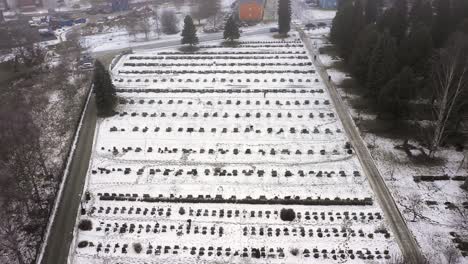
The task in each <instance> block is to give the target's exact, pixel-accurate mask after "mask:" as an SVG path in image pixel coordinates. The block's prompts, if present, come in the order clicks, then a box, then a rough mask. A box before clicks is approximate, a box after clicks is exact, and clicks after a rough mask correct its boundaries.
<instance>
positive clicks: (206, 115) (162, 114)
mask: <svg viewBox="0 0 468 264" xmlns="http://www.w3.org/2000/svg"><path fill="white" fill-rule="evenodd" d="M116 115H119V116H120V117H124V116H127V115H128V116H131V117H138V116H141V117H187V118H192V117H195V118H196V117H203V118H210V117H211V118H212V117H214V118H217V117H222V118H228V117H234V118H251V117H255V118H261V117H266V118H272V117H274V118H278V119H280V118H283V117H284V118H298V119H302V118H304V116H306V117H307V116H308V117H309V119H313V118H314V117H315V116H314V113H309V114H308V115H307V114H297V115H295V116H293V114H291V113H290V112H288V113H283V112H279V113H276V114H275V113H273V114H271V113H270V112H267V113H266V114H264V115H263V116H262V113H258V112H257V113H252V112H246V113H245V114H244V113H242V114H240V113H235V114H234V113H231V114H227V113H225V114H224V115H221V114H218V112H212V113H208V112H204V113H203V114H202V113H198V112H195V113H193V114H192V113H190V114H189V113H187V112H184V113H183V114H182V115H178V114H177V113H175V112H172V113H166V112H159V113H152V114H148V113H147V112H142V113H141V114H140V113H137V112H132V113H131V114H129V113H128V112H125V111H124V112H116ZM325 115H326V116H327V117H331V118H333V117H335V114H334V113H328V114H324V113H319V114H318V117H320V118H325Z"/></svg>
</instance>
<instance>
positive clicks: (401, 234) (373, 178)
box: [297, 28, 425, 264]
mask: <svg viewBox="0 0 468 264" xmlns="http://www.w3.org/2000/svg"><path fill="white" fill-rule="evenodd" d="M297 30H298V32H299V35H300V37H301V39H302V40H303V42H304V43H305V47H306V48H307V50H308V51H309V53H310V54H311V55H312V56H316V59H315V60H314V65H315V67H316V68H317V71H318V73H319V74H320V76H321V78H322V80H323V81H324V83H325V84H326V86H327V88H328V91H329V93H330V96H331V98H332V101H333V103H334V105H335V109H336V111H337V113H338V115H339V117H340V119H341V122H342V123H343V126H344V129H345V131H346V133H347V135H348V137H349V139H350V141H351V143H352V144H353V147H354V149H355V151H356V154H357V155H358V157H359V160H360V162H361V165H362V168H363V169H364V171H365V173H366V175H367V178H368V179H369V182H370V185H371V188H372V190H373V191H374V193H375V195H376V196H377V199H378V200H379V204H380V206H381V207H382V210H383V211H384V213H385V216H386V220H387V222H388V224H389V225H390V227H391V228H392V231H393V233H394V235H395V237H396V240H397V242H398V244H399V246H400V249H401V251H402V253H403V257H404V258H405V263H409V264H421V263H425V260H424V257H423V255H422V254H421V250H420V247H419V245H418V243H417V242H416V239H415V238H414V236H413V234H412V233H411V231H410V230H409V228H408V226H407V225H406V221H405V220H404V218H403V216H402V215H401V213H400V210H398V207H397V205H396V203H395V200H393V196H392V194H391V193H390V191H389V190H388V188H387V185H386V184H385V181H384V180H383V177H382V175H381V174H380V172H379V170H378V168H377V166H376V165H375V162H374V160H373V158H372V156H371V154H370V152H369V150H368V149H367V146H366V144H365V143H364V140H363V139H362V138H361V135H360V133H359V130H358V128H357V127H356V125H355V124H354V121H353V119H352V118H351V116H350V114H349V112H348V109H347V107H346V106H345V104H344V102H343V100H342V98H341V96H340V94H339V93H338V90H337V88H336V86H335V84H334V83H333V82H332V81H329V80H328V76H329V75H328V73H327V70H326V68H325V67H324V65H323V64H322V63H321V61H320V56H319V54H318V53H317V50H315V49H314V47H313V45H312V43H311V41H310V38H309V37H308V36H307V35H306V34H305V33H304V32H303V31H302V30H301V29H300V28H297Z"/></svg>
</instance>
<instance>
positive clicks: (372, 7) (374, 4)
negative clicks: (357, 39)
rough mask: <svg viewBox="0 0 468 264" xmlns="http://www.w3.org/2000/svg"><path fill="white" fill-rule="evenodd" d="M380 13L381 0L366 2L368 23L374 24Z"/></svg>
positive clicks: (368, 0)
mask: <svg viewBox="0 0 468 264" xmlns="http://www.w3.org/2000/svg"><path fill="white" fill-rule="evenodd" d="M378 13H379V0H367V2H366V23H367V24H372V23H375V22H376V21H377V16H378Z"/></svg>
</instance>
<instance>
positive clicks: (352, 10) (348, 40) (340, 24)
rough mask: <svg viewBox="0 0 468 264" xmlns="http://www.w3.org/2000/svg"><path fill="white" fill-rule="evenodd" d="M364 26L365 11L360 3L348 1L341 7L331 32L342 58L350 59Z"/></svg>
mask: <svg viewBox="0 0 468 264" xmlns="http://www.w3.org/2000/svg"><path fill="white" fill-rule="evenodd" d="M364 26H365V17H364V10H363V7H362V5H361V3H360V1H356V2H354V1H347V2H346V3H343V4H342V5H341V6H340V9H338V12H337V13H336V16H335V18H334V19H333V25H332V29H331V32H330V38H331V41H332V42H333V43H334V44H335V45H336V46H337V48H338V51H339V53H340V56H342V57H343V58H345V59H348V58H349V56H350V55H351V51H352V50H353V44H354V42H355V38H356V36H357V35H358V34H359V32H360V31H361V30H362V28H363V27H364Z"/></svg>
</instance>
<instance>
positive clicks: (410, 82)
mask: <svg viewBox="0 0 468 264" xmlns="http://www.w3.org/2000/svg"><path fill="white" fill-rule="evenodd" d="M415 90H416V82H415V78H414V74H413V71H412V70H411V68H410V67H404V68H403V69H402V70H401V72H400V73H399V74H398V75H397V76H395V77H394V78H393V79H392V80H390V81H389V82H388V83H387V84H386V85H385V86H384V87H383V88H382V89H381V90H380V92H379V96H378V103H379V107H380V111H383V112H386V113H391V114H392V115H393V117H394V118H399V117H402V116H404V115H406V114H408V113H409V110H408V105H409V100H410V99H412V98H413V97H414V94H415Z"/></svg>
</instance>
